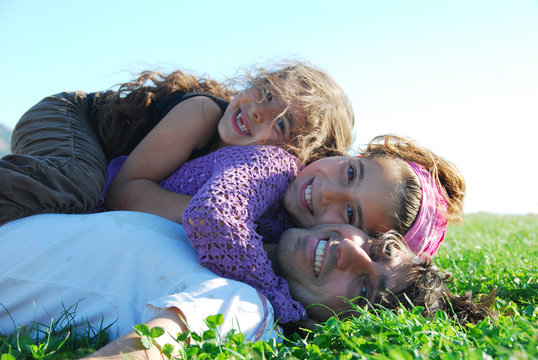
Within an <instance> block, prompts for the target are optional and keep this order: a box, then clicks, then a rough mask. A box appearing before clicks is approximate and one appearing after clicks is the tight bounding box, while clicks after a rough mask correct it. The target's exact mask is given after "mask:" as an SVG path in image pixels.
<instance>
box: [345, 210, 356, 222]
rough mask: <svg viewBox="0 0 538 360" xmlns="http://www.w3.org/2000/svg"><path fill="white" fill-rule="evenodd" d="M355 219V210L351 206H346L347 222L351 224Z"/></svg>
mask: <svg viewBox="0 0 538 360" xmlns="http://www.w3.org/2000/svg"><path fill="white" fill-rule="evenodd" d="M354 220H355V211H354V210H353V208H352V207H350V206H348V208H347V221H348V223H349V224H351V225H353V221H354Z"/></svg>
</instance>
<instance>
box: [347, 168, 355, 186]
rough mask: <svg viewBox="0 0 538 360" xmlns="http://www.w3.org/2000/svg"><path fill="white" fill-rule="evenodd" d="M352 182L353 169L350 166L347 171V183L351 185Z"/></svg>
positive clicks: (353, 177) (353, 176)
mask: <svg viewBox="0 0 538 360" xmlns="http://www.w3.org/2000/svg"><path fill="white" fill-rule="evenodd" d="M353 180H355V168H354V167H353V166H350V167H349V169H347V181H348V182H349V183H352V182H353Z"/></svg>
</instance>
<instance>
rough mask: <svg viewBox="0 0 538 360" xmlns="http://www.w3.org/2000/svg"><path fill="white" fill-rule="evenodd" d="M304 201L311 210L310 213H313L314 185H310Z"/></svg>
mask: <svg viewBox="0 0 538 360" xmlns="http://www.w3.org/2000/svg"><path fill="white" fill-rule="evenodd" d="M304 199H305V200H306V205H308V208H309V209H310V212H311V213H313V212H314V211H313V209H312V184H310V185H308V186H307V187H306V189H305V190H304Z"/></svg>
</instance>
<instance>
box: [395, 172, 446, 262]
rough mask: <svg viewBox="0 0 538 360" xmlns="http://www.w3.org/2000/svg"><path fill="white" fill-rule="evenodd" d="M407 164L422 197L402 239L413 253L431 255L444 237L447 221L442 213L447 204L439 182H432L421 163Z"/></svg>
mask: <svg viewBox="0 0 538 360" xmlns="http://www.w3.org/2000/svg"><path fill="white" fill-rule="evenodd" d="M408 164H409V166H411V169H413V171H414V172H415V174H416V175H417V176H418V179H419V181H420V186H421V188H422V199H421V201H420V210H419V212H418V215H417V218H416V219H415V222H414V223H413V226H411V229H409V231H408V232H407V233H406V234H405V235H404V239H405V241H406V242H407V245H409V248H410V249H411V250H412V251H413V252H414V253H416V254H421V253H424V254H427V255H429V256H433V255H434V254H435V253H436V252H437V249H438V248H439V245H441V242H442V241H443V239H444V238H445V232H446V227H447V221H446V218H445V216H444V213H445V212H446V210H447V207H448V204H447V202H446V199H445V197H444V196H443V194H442V193H441V191H440V190H441V188H440V185H439V183H434V180H433V178H432V177H431V176H430V174H429V172H428V171H427V170H426V169H425V168H424V167H423V166H422V165H418V164H416V163H414V162H408Z"/></svg>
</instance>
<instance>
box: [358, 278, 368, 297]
mask: <svg viewBox="0 0 538 360" xmlns="http://www.w3.org/2000/svg"><path fill="white" fill-rule="evenodd" d="M366 295H368V286H366V281H365V282H364V284H363V285H362V288H361V294H360V296H362V297H363V298H365V297H366Z"/></svg>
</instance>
